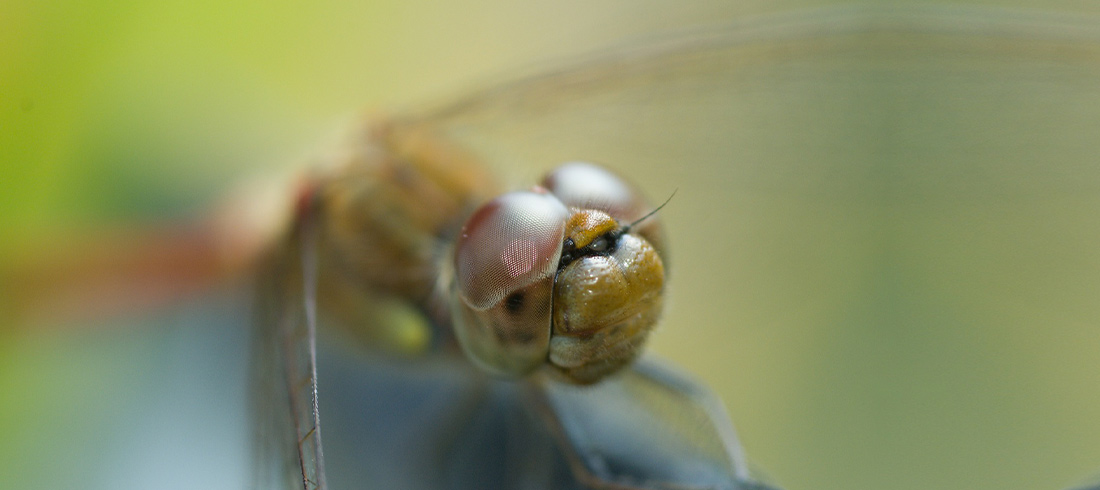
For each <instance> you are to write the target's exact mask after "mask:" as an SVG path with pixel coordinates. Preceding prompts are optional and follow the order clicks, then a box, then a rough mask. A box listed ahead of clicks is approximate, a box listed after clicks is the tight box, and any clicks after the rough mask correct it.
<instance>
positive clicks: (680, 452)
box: [533, 359, 770, 490]
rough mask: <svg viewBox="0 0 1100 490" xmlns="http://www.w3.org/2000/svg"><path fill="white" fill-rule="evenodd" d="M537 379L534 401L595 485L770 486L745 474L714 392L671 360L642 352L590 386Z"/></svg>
mask: <svg viewBox="0 0 1100 490" xmlns="http://www.w3.org/2000/svg"><path fill="white" fill-rule="evenodd" d="M537 386H538V387H539V389H538V390H536V391H535V396H534V397H533V399H534V400H535V403H536V407H537V408H538V409H539V411H540V412H541V413H542V414H543V415H544V418H545V420H546V421H547V422H548V425H549V426H550V429H551V432H552V433H554V434H555V437H556V439H557V440H558V441H559V444H560V445H561V446H562V449H563V452H564V454H565V457H566V459H567V460H568V461H569V464H570V466H572V468H573V472H574V474H575V475H576V476H577V478H578V480H580V481H581V482H583V483H586V484H588V485H590V486H592V487H596V488H604V487H614V488H638V489H672V488H676V489H685V488H691V489H726V490H737V489H766V488H770V487H768V486H767V485H765V484H762V483H760V482H757V481H754V480H753V479H752V478H751V477H750V475H749V471H748V468H747V466H746V464H745V461H744V457H743V455H742V450H741V445H740V443H739V442H738V441H737V434H736V433H735V432H734V429H733V426H732V424H731V423H730V422H729V417H728V415H727V414H726V411H725V409H724V408H723V406H722V404H721V402H720V401H719V400H718V398H716V397H715V396H714V395H713V394H712V393H710V391H708V390H707V389H706V388H704V387H702V386H701V385H699V384H698V383H696V382H695V381H693V380H691V379H689V378H687V377H685V376H684V375H682V374H680V373H677V372H676V371H674V370H672V369H671V368H669V367H668V366H665V365H663V364H660V363H658V362H656V361H654V360H651V359H646V360H642V361H640V362H638V363H637V365H636V366H635V367H634V368H633V369H631V370H629V371H627V372H626V373H623V374H621V375H617V376H615V377H613V378H612V379H609V380H606V381H605V382H602V383H599V384H597V385H594V386H575V385H571V384H566V383H560V382H556V381H550V380H544V381H542V382H540V383H539V384H538V385H537Z"/></svg>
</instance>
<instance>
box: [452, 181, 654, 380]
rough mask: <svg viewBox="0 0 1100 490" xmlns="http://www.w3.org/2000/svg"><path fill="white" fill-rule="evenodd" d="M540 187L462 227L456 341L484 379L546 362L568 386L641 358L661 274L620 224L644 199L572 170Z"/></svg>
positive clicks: (507, 198)
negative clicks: (484, 372)
mask: <svg viewBox="0 0 1100 490" xmlns="http://www.w3.org/2000/svg"><path fill="white" fill-rule="evenodd" d="M543 184H544V185H545V187H541V186H540V187H536V188H535V190H533V191H528V192H517V193H512V194H506V195H504V196H502V197H500V198H497V199H495V200H493V201H491V202H489V203H488V204H486V205H484V206H482V207H481V208H480V209H479V210H478V211H477V212H475V213H474V215H473V216H472V217H471V218H470V219H469V220H468V221H467V223H466V225H465V226H464V227H463V228H462V232H461V234H460V236H459V239H458V244H457V246H456V249H455V270H456V272H455V277H456V281H457V288H456V292H457V294H456V295H455V299H454V300H452V305H453V310H452V311H453V317H454V319H455V325H454V328H455V332H456V334H457V337H458V339H459V341H460V343H461V345H462V347H463V349H464V350H465V352H466V353H467V355H469V356H470V357H471V359H473V360H474V361H475V362H477V363H478V364H479V365H481V366H483V367H485V368H486V369H488V370H490V371H492V372H496V373H501V374H508V375H513V376H518V375H525V374H528V373H530V372H531V371H533V370H535V369H537V368H538V367H540V366H542V365H543V364H545V363H547V362H549V363H550V365H552V366H553V367H554V368H556V370H557V372H559V373H561V374H562V375H564V377H565V378H567V379H569V380H571V381H573V382H577V383H592V382H596V381H599V380H600V379H601V378H603V377H604V376H606V375H608V374H611V373H612V372H614V371H615V370H616V369H618V368H621V367H622V366H625V365H627V364H628V363H629V362H630V361H632V360H633V359H634V358H636V357H637V356H638V354H639V353H640V351H641V347H642V345H643V344H644V342H645V338H646V336H647V335H648V333H649V331H650V330H651V329H652V327H653V326H654V324H655V323H656V321H657V317H658V316H659V315H660V310H661V305H662V301H661V299H662V292H663V287H664V265H663V263H662V261H661V257H660V255H659V254H658V252H657V250H656V249H655V248H654V247H653V245H651V244H650V243H649V242H648V241H647V240H646V239H645V238H644V237H643V236H642V235H641V234H639V233H638V232H637V231H636V230H635V229H631V227H630V226H628V224H627V223H628V222H626V221H625V220H627V219H630V218H635V217H637V215H638V211H639V210H640V209H642V208H641V206H640V204H641V203H642V199H641V198H640V197H637V193H636V192H634V191H633V190H632V189H630V188H629V186H627V185H626V184H625V183H624V182H622V181H621V180H620V179H618V178H617V177H616V176H614V175H612V174H610V173H609V172H607V171H606V170H603V169H600V168H598V167H595V166H592V165H587V164H579V163H574V164H571V165H568V166H563V167H562V168H560V169H558V170H556V171H555V172H553V173H552V174H550V175H549V176H548V177H547V179H546V180H545V181H544V182H543ZM582 186H590V187H589V188H588V189H583V188H582V189H578V188H581V187H582ZM600 186H604V187H605V188H606V189H607V193H606V194H603V193H601V190H602V189H601V188H600ZM584 191H589V192H584ZM567 206H569V207H567ZM611 213H614V215H615V216H617V217H618V219H616V217H613V216H612V214H611ZM647 232H648V233H649V234H653V233H656V228H655V227H651V228H649V229H648V230H647Z"/></svg>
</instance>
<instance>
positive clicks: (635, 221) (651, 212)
mask: <svg viewBox="0 0 1100 490" xmlns="http://www.w3.org/2000/svg"><path fill="white" fill-rule="evenodd" d="M678 190H680V188H679V187H677V188H675V189H673V190H672V195H670V196H668V199H665V202H663V203H661V205H660V206H657V207H656V208H654V209H653V211H650V212H649V213H647V214H646V215H645V216H642V217H641V218H638V219H636V220H634V222H633V223H630V224H629V225H626V226H624V227H623V233H628V232H630V230H631V229H632V228H634V225H637V224H638V223H641V222H642V221H645V220H647V219H649V217H650V216H653V215H655V214H657V211H660V210H661V208H663V207H665V205H666V204H668V202H669V201H671V200H672V198H673V197H676V191H678Z"/></svg>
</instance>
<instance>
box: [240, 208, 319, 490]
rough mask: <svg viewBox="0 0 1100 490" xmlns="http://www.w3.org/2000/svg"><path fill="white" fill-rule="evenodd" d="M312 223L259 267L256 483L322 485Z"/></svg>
mask: <svg viewBox="0 0 1100 490" xmlns="http://www.w3.org/2000/svg"><path fill="white" fill-rule="evenodd" d="M316 239H317V238H316V230H315V228H314V227H313V226H312V223H311V220H310V219H308V217H307V218H306V219H304V220H302V221H301V222H300V223H299V224H298V226H297V227H296V229H295V230H294V232H293V234H292V239H290V240H286V241H285V242H284V245H283V246H282V247H280V248H279V249H277V250H275V251H274V252H273V253H272V254H271V255H270V256H269V257H268V259H267V260H266V261H265V262H264V265H263V266H262V267H261V269H260V273H259V274H258V275H257V285H256V290H257V297H256V301H255V308H256V310H255V312H254V315H255V329H254V336H255V339H254V341H253V346H254V347H253V349H254V351H253V378H254V379H253V383H254V396H253V404H254V414H255V415H256V417H257V422H256V431H257V432H256V439H257V440H256V449H255V451H256V454H255V455H254V456H255V462H254V463H255V471H256V474H255V476H254V478H255V486H256V488H259V489H268V488H287V489H301V490H323V489H324V488H325V471H324V458H323V456H322V451H321V430H320V429H321V427H320V418H319V416H318V410H317V342H316V339H317V336H316V317H317V315H316V273H317V264H316V260H317V256H316Z"/></svg>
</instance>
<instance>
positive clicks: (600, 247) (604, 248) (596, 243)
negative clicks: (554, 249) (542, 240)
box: [558, 229, 625, 270]
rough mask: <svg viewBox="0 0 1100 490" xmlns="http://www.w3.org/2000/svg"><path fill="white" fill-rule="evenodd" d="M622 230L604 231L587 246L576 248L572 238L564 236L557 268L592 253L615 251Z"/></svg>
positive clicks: (601, 253) (606, 253) (607, 253)
mask: <svg viewBox="0 0 1100 490" xmlns="http://www.w3.org/2000/svg"><path fill="white" fill-rule="evenodd" d="M624 233H625V231H624V230H622V229H619V230H614V231H609V232H607V233H604V234H603V235H601V236H599V237H597V238H596V239H595V240H592V243H589V244H588V246H586V247H583V248H576V245H574V244H573V239H572V238H566V239H565V244H564V245H563V246H562V251H561V260H559V261H558V270H562V269H564V268H565V266H567V265H569V263H570V262H573V261H574V260H577V259H579V258H581V257H588V256H592V255H609V254H612V253H614V252H615V249H616V248H618V246H619V239H620V238H622V236H623V234H624Z"/></svg>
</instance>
